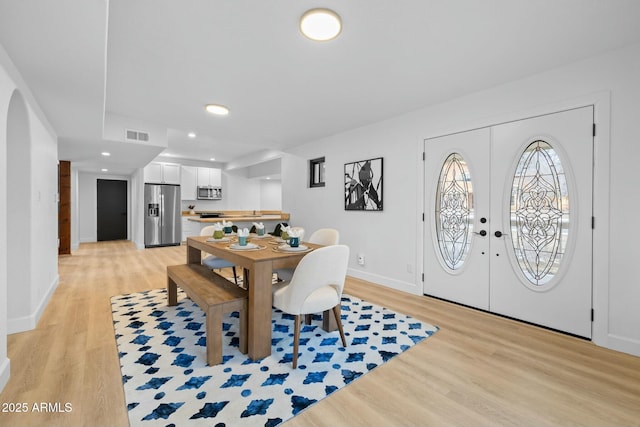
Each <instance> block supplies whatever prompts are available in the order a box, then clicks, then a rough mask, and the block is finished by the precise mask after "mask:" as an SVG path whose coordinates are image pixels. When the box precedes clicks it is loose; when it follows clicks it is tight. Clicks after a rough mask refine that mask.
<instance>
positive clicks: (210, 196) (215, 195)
mask: <svg viewBox="0 0 640 427" xmlns="http://www.w3.org/2000/svg"><path fill="white" fill-rule="evenodd" d="M197 196H198V200H220V199H222V188H221V187H211V186H207V187H198V193H197Z"/></svg>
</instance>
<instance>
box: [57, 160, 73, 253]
mask: <svg viewBox="0 0 640 427" xmlns="http://www.w3.org/2000/svg"><path fill="white" fill-rule="evenodd" d="M58 186H59V189H58V193H59V194H60V203H59V204H58V239H59V240H60V244H59V245H58V255H71V162H69V161H65V160H61V161H60V162H59V164H58Z"/></svg>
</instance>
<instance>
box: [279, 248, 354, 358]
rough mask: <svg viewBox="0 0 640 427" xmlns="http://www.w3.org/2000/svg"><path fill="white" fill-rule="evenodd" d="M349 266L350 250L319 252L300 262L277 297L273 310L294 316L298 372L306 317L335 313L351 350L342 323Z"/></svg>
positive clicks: (294, 354) (343, 342) (294, 356)
mask: <svg viewBox="0 0 640 427" xmlns="http://www.w3.org/2000/svg"><path fill="white" fill-rule="evenodd" d="M348 263H349V247H348V246H345V245H333V246H326V247H322V248H318V249H315V250H314V251H312V252H309V253H308V254H307V255H305V256H304V257H303V258H302V260H300V263H298V268H296V270H295V272H294V273H293V277H292V278H291V281H289V282H286V284H285V285H284V286H281V287H280V288H279V289H278V290H277V291H276V292H275V293H274V294H273V306H274V307H275V308H277V309H278V310H281V311H283V312H285V313H288V314H291V315H293V316H294V332H293V368H294V369H295V368H296V367H297V366H298V347H299V344H300V324H301V321H302V316H303V315H308V314H313V313H320V312H324V311H326V310H329V309H331V310H332V311H333V315H334V317H335V319H336V323H337V325H338V330H339V331H340V338H341V339H342V346H343V347H346V346H347V340H346V338H345V336H344V331H343V329H342V320H341V319H340V301H341V298H342V290H343V289H344V281H345V278H346V275H347V265H348ZM315 333H316V332H314V334H315Z"/></svg>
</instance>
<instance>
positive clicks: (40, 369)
mask: <svg viewBox="0 0 640 427" xmlns="http://www.w3.org/2000/svg"><path fill="white" fill-rule="evenodd" d="M185 259H186V254H185V248H184V247H168V248H156V249H146V250H136V249H135V247H134V246H133V244H132V243H131V242H128V241H120V242H101V243H91V244H82V245H81V247H80V249H79V250H78V251H75V252H74V253H73V255H72V256H67V257H61V258H60V261H59V266H60V284H59V286H58V289H57V290H56V291H55V294H54V295H53V297H52V299H51V302H50V303H49V305H48V306H47V308H46V310H45V312H44V314H43V316H42V318H41V319H40V322H39V323H38V327H37V328H36V329H35V330H33V331H29V332H24V333H20V334H13V335H10V336H9V337H8V351H9V358H10V359H11V379H10V381H9V383H8V384H7V386H6V387H5V389H4V390H3V392H2V393H1V394H0V404H3V406H4V404H7V405H8V404H10V403H26V404H27V406H28V409H29V411H28V413H9V412H0V426H12V427H19V426H116V427H117V426H127V425H129V423H128V418H127V413H126V409H125V404H124V393H123V389H122V381H121V374H120V365H119V359H118V355H117V350H116V345H115V339H114V336H113V326H112V319H111V306H110V297H111V296H113V295H119V294H124V293H131V292H138V291H144V290H148V289H154V288H162V287H164V286H165V283H166V276H165V266H166V265H171V264H179V263H183V262H184V261H185ZM345 292H346V293H348V294H351V295H354V296H357V297H359V298H362V299H365V300H367V301H371V302H373V303H377V304H380V305H384V306H386V307H388V308H390V309H393V310H396V311H399V312H402V313H406V314H409V315H411V316H414V317H416V318H418V319H421V320H423V321H426V322H429V323H432V324H435V325H438V326H440V328H441V330H440V331H439V332H438V333H436V334H435V335H434V336H433V337H431V338H429V339H427V340H425V341H423V342H421V343H420V344H418V345H416V346H415V347H413V348H411V349H410V350H408V351H407V352H405V353H403V354H402V355H400V356H398V357H396V358H394V359H393V360H391V361H390V362H388V363H386V364H384V365H382V366H381V367H379V368H377V369H375V370H374V371H373V372H371V373H369V374H367V375H365V376H363V377H362V378H360V379H358V380H357V381H355V382H354V383H353V384H350V385H349V386H347V387H345V388H344V389H342V390H340V391H338V392H336V393H334V394H332V395H331V396H329V397H328V398H327V399H324V400H322V401H320V402H319V403H318V404H316V405H315V406H313V407H312V408H310V409H309V410H307V411H305V412H303V413H302V414H300V415H298V416H297V417H295V418H293V419H292V420H290V421H289V422H287V423H286V425H287V426H289V427H293V426H296V427H297V426H301V427H302V426H305V427H307V426H449V425H452V426H498V425H508V426H568V425H581V426H582V425H584V426H640V358H638V357H633V356H630V355H626V354H623V353H618V352H615V351H611V350H607V349H604V348H601V347H597V346H596V345H594V344H592V343H590V342H588V341H584V340H580V339H577V338H573V337H569V336H565V335H562V334H558V333H555V332H551V331H548V330H544V329H541V328H537V327H534V326H530V325H526V324H523V323H519V322H515V321H512V320H508V319H504V318H501V317H497V316H493V315H490V314H487V313H483V312H479V311H475V310H472V309H468V308H465V307H460V306H457V305H454V304H450V303H447V302H443V301H439V300H436V299H432V298H428V297H420V296H413V295H408V294H404V293H401V292H397V291H394V290H390V289H387V288H385V287H381V286H376V285H373V284H371V283H367V282H363V281H360V280H356V279H352V278H349V279H348V281H347V285H346V287H345ZM41 402H44V403H48V404H49V403H50V404H51V405H47V406H48V408H47V409H48V411H44V412H37V411H34V410H33V405H34V404H36V405H37V407H40V403H41ZM65 404H70V409H71V410H70V411H65V410H66V409H68V406H67V407H65ZM1 409H3V408H0V410H1Z"/></svg>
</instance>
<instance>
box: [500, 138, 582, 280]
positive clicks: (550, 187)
mask: <svg viewBox="0 0 640 427" xmlns="http://www.w3.org/2000/svg"><path fill="white" fill-rule="evenodd" d="M569 202H570V198H569V193H568V190H567V181H566V177H565V174H564V170H563V168H562V162H561V161H560V157H559V156H558V153H557V152H556V151H555V150H554V149H553V147H552V146H551V145H550V144H549V143H547V142H545V141H542V140H538V141H534V142H533V143H531V144H530V145H529V146H528V147H527V148H526V149H525V151H524V153H522V156H520V161H519V162H518V166H517V167H516V171H515V175H514V177H513V187H512V190H511V241H512V242H513V249H514V252H515V257H516V259H517V260H518V265H519V267H520V270H521V271H522V273H523V275H524V276H525V277H526V279H527V281H528V282H529V283H530V284H531V285H533V286H544V285H545V284H547V283H549V282H550V281H551V280H552V279H553V278H554V277H556V275H557V274H558V270H559V268H560V263H561V261H562V257H563V255H564V252H565V250H566V246H567V238H568V235H569V228H570V224H571V221H570V220H571V217H570V212H569ZM555 283H557V281H556V282H555Z"/></svg>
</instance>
